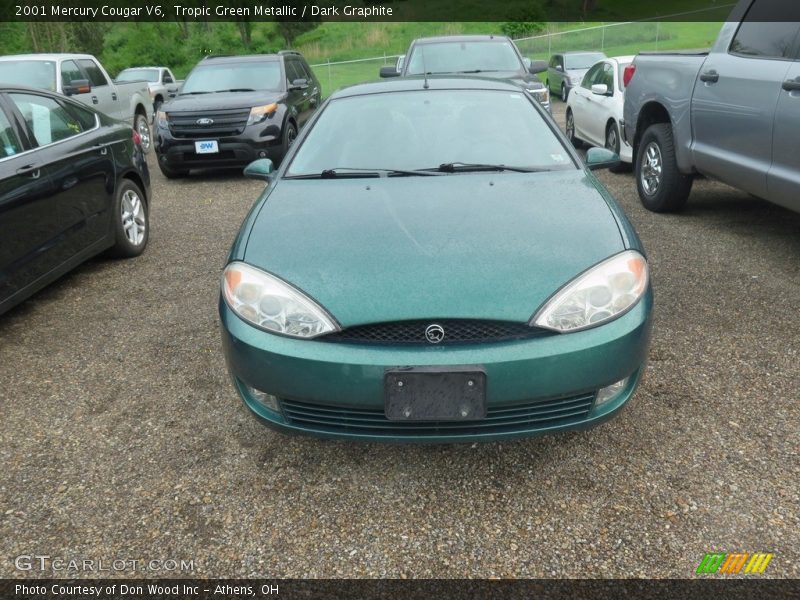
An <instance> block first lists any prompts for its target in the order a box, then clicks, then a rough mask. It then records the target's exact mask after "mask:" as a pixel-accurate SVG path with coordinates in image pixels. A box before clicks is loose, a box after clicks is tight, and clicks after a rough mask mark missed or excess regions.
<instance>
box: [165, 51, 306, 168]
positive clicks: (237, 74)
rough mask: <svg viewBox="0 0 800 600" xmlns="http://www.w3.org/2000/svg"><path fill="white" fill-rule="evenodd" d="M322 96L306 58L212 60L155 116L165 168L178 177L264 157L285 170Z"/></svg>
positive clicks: (283, 54) (282, 55) (276, 56)
mask: <svg viewBox="0 0 800 600" xmlns="http://www.w3.org/2000/svg"><path fill="white" fill-rule="evenodd" d="M320 97H321V86H320V84H319V81H318V80H317V78H316V77H315V76H314V73H313V72H312V71H311V67H309V66H308V63H307V62H306V61H305V59H304V58H303V57H302V56H301V55H300V53H299V52H292V51H283V52H279V53H278V54H261V55H254V56H214V57H206V58H204V59H203V60H202V61H200V63H198V64H197V65H196V66H195V68H194V69H192V71H191V73H189V76H188V77H187V78H186V81H185V82H184V84H183V87H182V88H181V91H180V93H179V94H178V96H177V97H176V98H174V99H173V100H170V101H169V102H167V103H165V104H164V105H162V106H161V110H160V111H159V112H158V114H157V115H156V125H157V130H156V146H155V148H156V154H157V155H158V166H159V167H160V168H161V172H162V173H164V175H165V176H166V177H170V178H172V177H180V176H183V175H186V174H187V173H188V172H189V169H204V168H225V167H238V168H241V167H243V166H245V165H247V164H248V163H250V162H252V161H254V160H256V159H258V158H270V159H272V160H273V161H274V162H275V163H279V162H280V161H281V159H282V158H283V156H284V155H285V154H286V151H287V150H288V149H289V146H291V145H292V142H293V141H294V139H295V138H296V137H297V130H298V129H299V128H300V127H302V126H303V123H305V122H306V121H307V120H308V118H309V117H310V116H311V115H312V114H313V113H314V111H315V110H316V108H317V106H318V105H319V104H320Z"/></svg>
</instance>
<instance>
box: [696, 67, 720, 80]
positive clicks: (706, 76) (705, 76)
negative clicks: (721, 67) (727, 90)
mask: <svg viewBox="0 0 800 600" xmlns="http://www.w3.org/2000/svg"><path fill="white" fill-rule="evenodd" d="M700 81H705V82H706V83H717V82H718V81H719V73H717V72H716V71H715V70H714V69H711V70H710V71H706V72H705V73H701V74H700Z"/></svg>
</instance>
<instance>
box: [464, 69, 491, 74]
mask: <svg viewBox="0 0 800 600" xmlns="http://www.w3.org/2000/svg"><path fill="white" fill-rule="evenodd" d="M456 73H458V74H463V75H468V74H470V73H497V69H472V70H471V71H456Z"/></svg>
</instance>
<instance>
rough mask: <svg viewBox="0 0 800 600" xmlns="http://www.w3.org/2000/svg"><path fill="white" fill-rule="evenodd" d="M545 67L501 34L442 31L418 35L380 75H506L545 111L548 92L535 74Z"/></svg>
mask: <svg viewBox="0 0 800 600" xmlns="http://www.w3.org/2000/svg"><path fill="white" fill-rule="evenodd" d="M546 70H547V63H546V62H545V61H543V60H534V61H532V60H530V59H529V58H525V57H523V56H522V55H521V54H520V52H519V49H518V48H517V46H516V45H515V44H514V42H512V41H511V39H510V38H508V37H506V36H504V35H445V36H439V37H429V38H418V39H416V40H414V41H413V42H411V46H409V48H408V52H406V53H405V54H404V55H403V56H401V57H400V58H399V59H398V60H397V64H396V65H395V66H392V67H383V68H382V69H381V71H380V75H381V77H410V76H414V75H423V74H425V73H428V74H430V75H439V74H444V73H447V74H451V75H452V74H458V75H480V76H481V77H489V78H493V79H507V80H509V81H511V82H512V83H514V84H516V85H518V86H519V87H521V88H523V89H525V90H527V91H528V92H529V93H530V94H531V95H532V96H533V97H534V98H536V99H537V100H538V101H539V102H540V103H541V104H542V106H544V107H545V108H546V109H547V110H548V111H550V110H551V108H550V93H549V91H548V90H547V88H545V86H544V84H542V82H541V81H540V80H539V78H538V77H537V76H536V74H537V73H542V72H544V71H546Z"/></svg>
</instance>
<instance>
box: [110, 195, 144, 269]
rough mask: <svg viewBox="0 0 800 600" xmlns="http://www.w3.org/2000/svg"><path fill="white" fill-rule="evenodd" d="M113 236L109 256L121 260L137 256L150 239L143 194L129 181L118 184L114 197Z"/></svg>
mask: <svg viewBox="0 0 800 600" xmlns="http://www.w3.org/2000/svg"><path fill="white" fill-rule="evenodd" d="M114 234H115V238H116V242H115V243H114V246H113V247H112V248H111V254H112V255H114V256H119V257H122V258H130V257H132V256H139V255H140V254H141V253H142V252H144V248H145V246H147V239H148V238H149V237H150V222H149V220H148V218H147V204H146V203H145V201H144V194H143V193H142V190H140V189H139V186H138V185H136V184H135V183H134V182H132V181H131V180H129V179H123V180H122V181H120V182H119V185H118V186H117V193H116V195H115V196H114Z"/></svg>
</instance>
